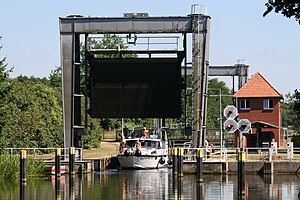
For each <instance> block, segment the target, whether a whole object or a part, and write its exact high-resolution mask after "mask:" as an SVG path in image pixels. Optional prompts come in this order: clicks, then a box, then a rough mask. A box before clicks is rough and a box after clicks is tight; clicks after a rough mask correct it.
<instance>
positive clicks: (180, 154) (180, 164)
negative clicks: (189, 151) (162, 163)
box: [177, 148, 183, 177]
mask: <svg viewBox="0 0 300 200" xmlns="http://www.w3.org/2000/svg"><path fill="white" fill-rule="evenodd" d="M177 175H178V176H179V177H183V148H178V174H177Z"/></svg>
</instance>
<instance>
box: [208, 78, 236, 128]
mask: <svg viewBox="0 0 300 200" xmlns="http://www.w3.org/2000/svg"><path fill="white" fill-rule="evenodd" d="M220 94H221V110H220ZM230 94H231V93H230V90H229V88H228V87H227V86H226V84H225V82H223V81H218V79H216V78H214V79H210V80H209V81H208V103H207V127H208V128H217V127H220V121H219V120H220V112H221V114H222V117H223V109H224V108H225V107H226V106H227V105H230V104H232V97H231V96H223V95H230Z"/></svg>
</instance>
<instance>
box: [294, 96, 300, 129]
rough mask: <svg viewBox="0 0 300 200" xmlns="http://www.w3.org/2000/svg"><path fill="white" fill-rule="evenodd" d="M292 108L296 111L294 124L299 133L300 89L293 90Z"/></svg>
mask: <svg viewBox="0 0 300 200" xmlns="http://www.w3.org/2000/svg"><path fill="white" fill-rule="evenodd" d="M293 103H294V104H293V110H294V111H295V113H296V116H297V120H296V122H295V124H294V127H295V130H297V131H298V133H300V91H298V90H295V94H294V98H293Z"/></svg>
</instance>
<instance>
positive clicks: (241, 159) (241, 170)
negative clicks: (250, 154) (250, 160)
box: [237, 149, 246, 198]
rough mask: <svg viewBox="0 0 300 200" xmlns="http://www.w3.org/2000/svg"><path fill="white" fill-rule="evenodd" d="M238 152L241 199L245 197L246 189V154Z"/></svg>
mask: <svg viewBox="0 0 300 200" xmlns="http://www.w3.org/2000/svg"><path fill="white" fill-rule="evenodd" d="M237 151H238V156H237V157H238V160H237V161H238V196H239V198H241V197H242V196H244V195H245V191H244V190H243V189H244V186H243V184H244V166H243V165H244V160H245V157H246V155H245V152H244V151H243V150H242V149H240V150H237Z"/></svg>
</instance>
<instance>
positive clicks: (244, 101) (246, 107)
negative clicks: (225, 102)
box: [240, 99, 250, 110]
mask: <svg viewBox="0 0 300 200" xmlns="http://www.w3.org/2000/svg"><path fill="white" fill-rule="evenodd" d="M240 109H241V110H250V100H249V99H241V106H240Z"/></svg>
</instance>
